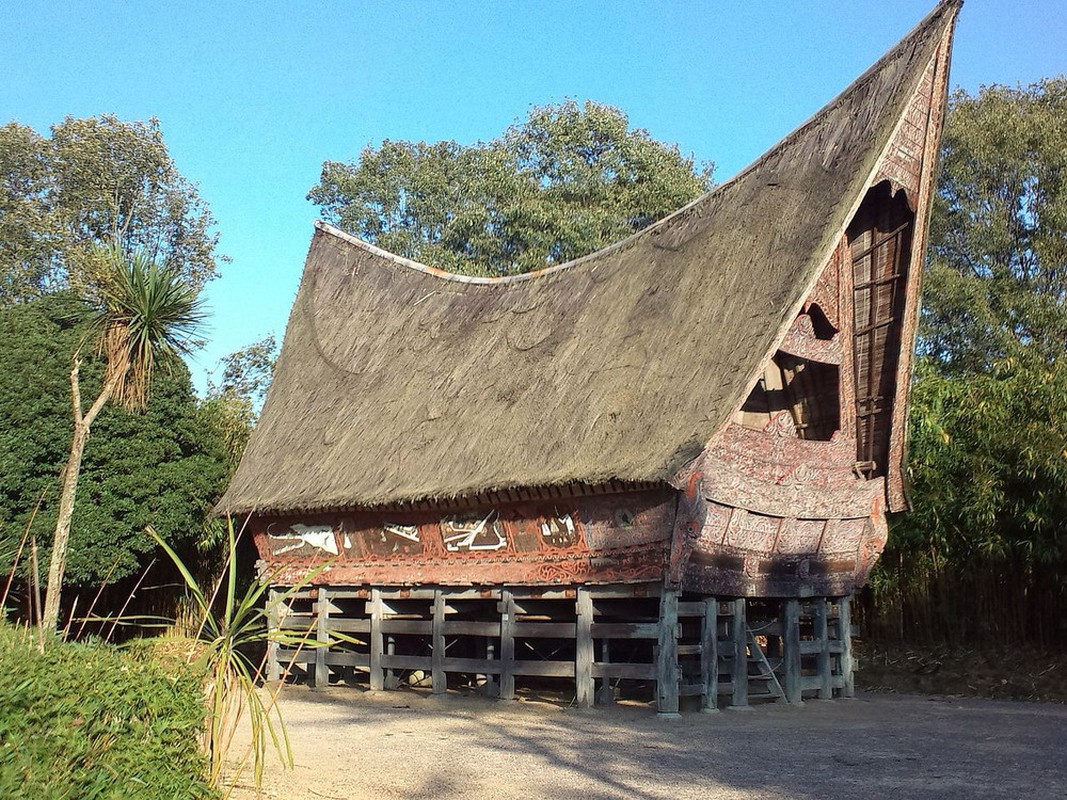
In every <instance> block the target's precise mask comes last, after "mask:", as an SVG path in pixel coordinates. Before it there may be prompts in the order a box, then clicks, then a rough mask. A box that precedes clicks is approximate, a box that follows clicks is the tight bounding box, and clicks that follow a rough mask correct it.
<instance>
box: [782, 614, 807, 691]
mask: <svg viewBox="0 0 1067 800" xmlns="http://www.w3.org/2000/svg"><path fill="white" fill-rule="evenodd" d="M782 650H783V653H782V665H783V667H784V672H785V675H784V680H783V682H782V683H783V685H782V689H783V690H784V691H785V699H786V702H788V703H792V704H793V705H800V704H801V702H802V688H801V681H800V601H799V600H798V599H797V598H795V597H790V598H789V599H787V600H784V601H782Z"/></svg>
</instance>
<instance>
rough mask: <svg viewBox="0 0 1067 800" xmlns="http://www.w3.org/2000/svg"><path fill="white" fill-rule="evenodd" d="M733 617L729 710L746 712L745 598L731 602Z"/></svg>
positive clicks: (746, 628) (747, 706) (746, 636)
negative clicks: (732, 653)
mask: <svg viewBox="0 0 1067 800" xmlns="http://www.w3.org/2000/svg"><path fill="white" fill-rule="evenodd" d="M733 612H734V613H733V615H732V616H731V617H730V639H731V640H732V641H733V644H734V657H733V662H734V663H733V672H732V674H731V676H730V678H731V682H732V683H733V696H732V697H731V698H730V706H729V708H730V709H731V710H734V711H741V710H748V709H749V708H750V706H749V704H748V622H747V620H746V619H745V598H743V597H739V598H737V599H736V600H734V602H733Z"/></svg>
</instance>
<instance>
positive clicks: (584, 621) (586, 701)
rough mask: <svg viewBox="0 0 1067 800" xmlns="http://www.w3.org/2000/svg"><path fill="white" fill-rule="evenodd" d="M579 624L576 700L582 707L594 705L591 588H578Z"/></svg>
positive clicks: (575, 676)
mask: <svg viewBox="0 0 1067 800" xmlns="http://www.w3.org/2000/svg"><path fill="white" fill-rule="evenodd" d="M576 605H577V612H578V614H577V617H578V624H577V630H576V633H575V637H576V638H575V643H574V646H575V659H574V684H575V700H576V702H577V703H578V705H579V706H580V707H582V708H587V707H589V706H591V705H593V597H592V595H590V594H589V590H588V589H585V588H582V587H580V586H579V587H578V590H577V600H576Z"/></svg>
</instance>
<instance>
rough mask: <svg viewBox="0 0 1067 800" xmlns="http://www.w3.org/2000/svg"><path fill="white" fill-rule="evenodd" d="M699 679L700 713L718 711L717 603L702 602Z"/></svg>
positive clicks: (715, 601) (710, 599) (712, 598)
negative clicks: (702, 697) (702, 617)
mask: <svg viewBox="0 0 1067 800" xmlns="http://www.w3.org/2000/svg"><path fill="white" fill-rule="evenodd" d="M700 679H701V682H702V683H703V684H704V703H703V705H702V706H701V709H700V710H701V711H703V712H704V713H705V714H711V713H714V712H716V711H718V710H719V601H718V600H717V599H716V598H714V597H709V598H707V599H705V600H704V621H703V628H702V629H701V636H700Z"/></svg>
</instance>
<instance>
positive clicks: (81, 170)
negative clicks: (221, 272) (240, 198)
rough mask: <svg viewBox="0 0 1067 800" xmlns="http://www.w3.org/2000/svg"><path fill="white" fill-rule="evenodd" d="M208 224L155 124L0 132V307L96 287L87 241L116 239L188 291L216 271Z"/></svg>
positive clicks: (108, 122)
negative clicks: (169, 270) (161, 265)
mask: <svg viewBox="0 0 1067 800" xmlns="http://www.w3.org/2000/svg"><path fill="white" fill-rule="evenodd" d="M214 222H215V221H214V218H213V217H212V215H211V212H210V211H209V210H208V208H207V205H206V203H205V202H204V201H203V200H202V199H201V198H200V196H199V193H198V191H197V188H196V186H195V185H194V184H192V183H190V182H189V181H188V180H186V179H185V178H184V177H183V176H182V175H181V173H180V172H178V170H177V168H176V166H175V165H174V162H173V160H172V159H171V157H170V154H169V152H168V151H167V147H166V144H165V143H164V141H163V132H162V130H161V129H160V126H159V122H158V121H157V120H154V119H153V120H149V121H148V122H123V121H121V120H119V119H118V118H116V117H115V116H113V115H110V114H105V115H102V116H99V117H89V118H86V119H75V118H73V117H67V118H66V119H65V120H64V121H63V122H61V123H59V124H57V125H53V126H52V129H51V136H50V137H45V136H42V135H41V134H39V133H37V132H36V131H34V130H33V129H32V128H29V127H27V126H25V125H20V124H19V123H18V122H10V123H8V124H7V125H4V126H0V304H5V303H10V302H19V301H25V300H28V299H32V298H34V297H38V296H40V295H42V294H44V293H46V292H49V291H52V290H55V289H58V288H63V287H74V288H80V289H84V288H86V287H91V286H92V285H93V284H94V281H95V279H94V273H95V272H96V270H97V269H98V268H99V265H97V264H96V263H95V261H94V257H93V252H94V250H93V248H94V245H97V244H100V243H101V242H104V241H117V242H119V243H121V245H122V246H123V248H124V249H125V250H126V251H127V252H134V251H139V252H145V253H147V254H148V255H149V256H151V257H152V258H153V259H156V260H159V261H165V262H167V263H168V264H170V265H172V266H173V267H175V268H176V269H178V270H179V271H180V272H181V273H182V274H183V275H184V276H185V277H186V278H187V280H188V281H189V282H190V283H191V284H192V285H194V286H200V285H202V284H203V283H204V282H206V281H208V280H210V279H211V278H212V277H213V276H214V275H215V274H216V271H217V266H218V264H217V262H218V260H219V258H218V256H217V255H216V253H215V248H216V245H217V243H218V235H217V234H216V233H215V232H214V230H213V228H214Z"/></svg>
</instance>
